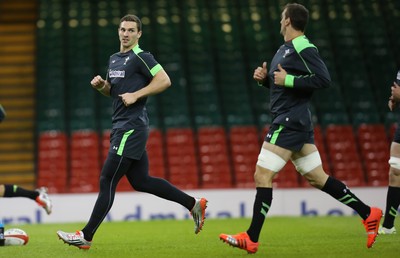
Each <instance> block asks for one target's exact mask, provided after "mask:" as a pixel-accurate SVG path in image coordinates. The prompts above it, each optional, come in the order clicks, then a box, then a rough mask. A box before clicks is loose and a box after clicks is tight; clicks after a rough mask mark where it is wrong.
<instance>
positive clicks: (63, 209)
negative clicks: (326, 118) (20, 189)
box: [0, 187, 387, 224]
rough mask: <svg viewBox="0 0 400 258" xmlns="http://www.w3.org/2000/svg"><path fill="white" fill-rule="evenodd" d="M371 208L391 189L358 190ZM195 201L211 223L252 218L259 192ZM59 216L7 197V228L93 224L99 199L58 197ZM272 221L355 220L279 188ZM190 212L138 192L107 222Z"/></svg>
mask: <svg viewBox="0 0 400 258" xmlns="http://www.w3.org/2000/svg"><path fill="white" fill-rule="evenodd" d="M352 191H353V192H354V193H356V194H357V195H358V196H359V197H360V198H361V199H362V200H364V201H365V202H366V203H367V204H368V205H373V206H377V207H380V208H381V209H384V208H385V198H386V191H387V188H386V187H374V188H367V187H356V188H352ZM188 193H189V194H191V195H193V196H204V197H206V198H207V199H208V200H209V204H208V209H207V218H210V219H216V218H221V219H226V218H247V217H250V216H251V214H252V208H253V200H254V195H255V190H254V189H230V190H196V191H188ZM51 197H52V200H53V204H54V207H53V213H52V214H51V215H49V216H48V215H47V214H46V213H45V211H44V210H43V209H41V208H40V207H38V206H37V205H36V204H35V203H34V202H30V201H28V200H26V199H24V198H12V199H10V198H2V199H0V206H1V207H7V208H5V209H2V210H1V211H0V219H2V220H3V221H4V222H5V223H6V224H23V223H31V224H41V223H68V222H85V221H87V220H88V218H89V216H90V214H91V211H92V208H93V205H94V202H95V200H96V197H97V194H93V193H90V194H89V193H88V194H55V195H52V196H51ZM269 215H271V216H326V215H331V216H350V215H354V213H353V211H352V210H351V209H350V208H348V207H347V206H345V205H344V204H341V203H339V202H337V201H336V200H335V199H333V198H331V197H330V196H328V195H326V194H325V193H323V192H320V191H318V190H315V189H301V188H297V189H284V190H283V189H276V190H274V200H273V203H272V206H271V210H270V212H269ZM188 218H190V217H189V214H188V212H187V210H186V209H185V208H183V207H182V206H180V205H178V204H175V203H173V202H169V201H165V200H163V199H160V198H158V197H155V196H153V195H149V194H145V193H138V192H123V193H117V195H116V198H115V201H114V205H113V207H112V209H111V211H110V212H109V214H108V216H107V218H106V221H125V220H135V221H144V220H155V219H178V220H179V219H188Z"/></svg>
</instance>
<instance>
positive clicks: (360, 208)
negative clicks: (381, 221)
mask: <svg viewBox="0 0 400 258" xmlns="http://www.w3.org/2000/svg"><path fill="white" fill-rule="evenodd" d="M321 190H322V191H324V192H325V193H327V194H329V195H331V196H332V197H333V198H335V199H336V200H338V201H340V202H341V203H343V204H345V205H347V206H349V207H350V208H352V209H353V210H355V211H356V212H357V213H358V214H359V215H360V217H361V218H363V219H364V220H365V219H366V218H368V216H369V214H370V212H371V209H370V207H369V206H368V205H366V204H365V203H363V202H362V201H361V200H360V199H358V198H357V196H355V194H353V193H352V192H351V191H350V190H349V188H347V186H346V185H345V184H343V183H342V182H341V181H339V180H337V179H335V178H333V177H329V178H328V180H327V181H326V183H325V185H324V187H322V189H321Z"/></svg>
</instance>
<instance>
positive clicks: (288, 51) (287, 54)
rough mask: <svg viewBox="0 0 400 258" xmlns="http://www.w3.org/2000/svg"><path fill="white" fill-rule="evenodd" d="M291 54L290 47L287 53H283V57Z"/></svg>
mask: <svg viewBox="0 0 400 258" xmlns="http://www.w3.org/2000/svg"><path fill="white" fill-rule="evenodd" d="M289 54H290V49H286V50H285V54H283V58H285V57H286V56H287V55H289Z"/></svg>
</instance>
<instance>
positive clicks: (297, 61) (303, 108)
mask: <svg viewBox="0 0 400 258" xmlns="http://www.w3.org/2000/svg"><path fill="white" fill-rule="evenodd" d="M278 64H280V65H281V66H282V68H283V69H285V70H286V72H287V73H288V74H287V76H286V79H285V86H277V85H275V84H274V72H275V71H278V70H279V69H278ZM330 84H331V77H330V75H329V72H328V69H327V67H326V65H325V63H324V62H323V61H322V59H321V57H320V55H319V53H318V49H317V48H316V47H315V46H314V45H313V44H311V43H310V42H309V40H308V39H307V38H306V36H304V35H302V36H299V37H297V38H295V39H293V40H291V41H288V42H285V44H283V45H282V46H281V47H280V48H279V50H278V51H277V52H276V54H275V56H274V58H273V59H272V61H271V63H270V64H269V71H268V79H266V80H265V82H264V83H263V85H264V86H266V87H268V88H270V110H271V113H272V116H273V121H272V123H273V124H280V125H284V126H286V127H288V128H291V129H293V130H296V131H303V132H307V131H311V130H312V129H313V126H312V121H311V113H310V110H309V102H310V100H311V97H312V94H313V91H314V90H316V89H321V88H327V87H329V86H330Z"/></svg>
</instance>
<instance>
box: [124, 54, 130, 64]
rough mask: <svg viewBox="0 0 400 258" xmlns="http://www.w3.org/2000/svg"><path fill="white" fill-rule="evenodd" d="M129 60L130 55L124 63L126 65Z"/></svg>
mask: <svg viewBox="0 0 400 258" xmlns="http://www.w3.org/2000/svg"><path fill="white" fill-rule="evenodd" d="M128 60H129V56H128V57H127V58H125V62H124V65H126V62H128Z"/></svg>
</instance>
